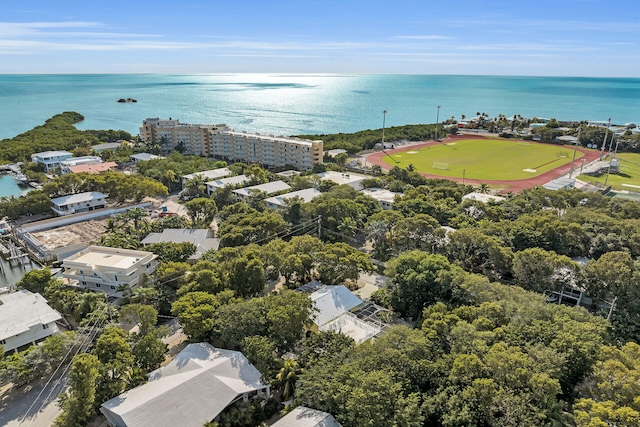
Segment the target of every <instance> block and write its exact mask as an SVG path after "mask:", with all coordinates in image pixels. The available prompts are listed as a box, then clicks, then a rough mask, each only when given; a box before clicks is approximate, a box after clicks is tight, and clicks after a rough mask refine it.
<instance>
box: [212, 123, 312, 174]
mask: <svg viewBox="0 0 640 427" xmlns="http://www.w3.org/2000/svg"><path fill="white" fill-rule="evenodd" d="M211 144H212V145H211V155H212V156H213V157H218V158H221V159H224V160H231V161H242V162H246V163H258V164H261V165H265V166H273V167H281V166H287V165H290V166H293V167H294V168H296V169H298V170H307V169H311V168H312V167H313V165H314V164H316V163H322V154H323V152H322V141H320V140H307V139H299V138H291V137H285V136H274V135H262V134H259V133H244V132H235V131H232V130H226V129H216V130H212V131H211Z"/></svg>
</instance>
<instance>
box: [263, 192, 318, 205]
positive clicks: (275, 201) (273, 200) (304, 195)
mask: <svg viewBox="0 0 640 427" xmlns="http://www.w3.org/2000/svg"><path fill="white" fill-rule="evenodd" d="M321 194H322V193H321V192H320V191H318V190H316V189H315V188H305V189H304V190H298V191H293V192H291V193H286V194H281V195H279V196H275V197H269V198H268V199H264V202H265V203H266V205H267V207H268V208H269V209H281V208H284V207H286V206H287V204H286V201H287V199H293V198H294V197H299V198H301V199H302V200H303V203H308V202H310V201H312V200H313V199H315V198H316V197H318V196H320V195H321Z"/></svg>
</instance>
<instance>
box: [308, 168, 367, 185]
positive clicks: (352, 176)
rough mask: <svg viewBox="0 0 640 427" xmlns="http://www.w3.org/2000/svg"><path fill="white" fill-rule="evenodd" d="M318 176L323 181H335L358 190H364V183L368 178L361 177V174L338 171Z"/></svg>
mask: <svg viewBox="0 0 640 427" xmlns="http://www.w3.org/2000/svg"><path fill="white" fill-rule="evenodd" d="M318 176H319V177H320V179H321V180H323V181H333V182H335V183H336V184H339V185H344V184H346V185H348V186H350V187H353V188H355V189H356V190H362V181H364V180H365V179H367V178H368V177H367V176H366V175H361V174H359V173H352V172H336V171H326V172H321V173H319V174H318Z"/></svg>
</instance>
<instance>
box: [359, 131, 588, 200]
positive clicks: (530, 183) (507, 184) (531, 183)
mask: <svg viewBox="0 0 640 427" xmlns="http://www.w3.org/2000/svg"><path fill="white" fill-rule="evenodd" d="M484 138H485V137H484V136H480V135H455V136H452V137H450V138H447V139H445V140H442V141H441V142H443V143H447V142H451V141H458V140H461V139H484ZM531 143H532V144H540V143H539V142H533V141H532V142H531ZM437 144H439V143H438V142H436V141H429V142H425V143H424V144H418V145H411V146H408V147H406V146H405V147H400V148H395V149H393V150H386V152H387V153H388V154H394V153H402V152H403V151H409V150H417V149H419V148H423V147H428V146H432V145H437ZM548 145H553V144H548ZM578 151H580V152H582V153H584V158H585V159H586V160H585V163H589V162H592V161H594V160H596V159H598V158H599V157H600V151H598V150H588V149H586V148H583V147H578ZM386 155H387V154H386V153H384V152H382V151H378V152H376V153H373V154H369V155H368V156H367V163H368V164H369V165H379V166H380V167H381V168H382V169H384V170H389V169H391V168H392V167H393V166H392V165H390V164H388V163H386V162H383V161H382V158H383V157H385V156H386ZM570 169H571V163H569V164H565V165H562V166H559V167H557V168H555V169H551V170H550V171H547V172H545V173H543V174H540V175H538V176H536V177H533V178H527V179H519V180H510V181H500V180H479V179H465V180H464V183H465V184H476V185H479V184H482V183H486V184H489V185H499V186H501V187H503V189H502V190H501V192H507V191H513V192H519V191H522V190H524V189H525V188H532V187H535V186H536V185H543V184H546V183H547V182H549V181H551V180H553V179H556V178H558V177H560V176H562V175H564V174H566V173H569V170H570ZM576 169H577V168H576ZM420 175H423V176H426V177H427V178H442V179H448V180H451V181H457V182H462V177H460V178H454V177H450V176H442V175H433V174H429V173H425V172H420Z"/></svg>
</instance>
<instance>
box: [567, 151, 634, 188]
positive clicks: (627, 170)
mask: <svg viewBox="0 0 640 427" xmlns="http://www.w3.org/2000/svg"><path fill="white" fill-rule="evenodd" d="M616 157H617V158H619V159H620V174H617V175H616V174H609V179H608V180H607V185H611V187H612V188H613V189H614V190H630V191H635V192H637V191H640V189H638V188H625V187H623V186H622V184H629V185H639V186H640V154H637V153H618V154H617V156H616ZM606 176H607V175H606V174H602V175H601V176H598V177H595V176H589V175H580V177H579V179H580V180H582V181H585V182H591V183H596V182H599V183H602V184H604V181H605V180H606V179H607V178H606Z"/></svg>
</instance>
